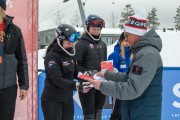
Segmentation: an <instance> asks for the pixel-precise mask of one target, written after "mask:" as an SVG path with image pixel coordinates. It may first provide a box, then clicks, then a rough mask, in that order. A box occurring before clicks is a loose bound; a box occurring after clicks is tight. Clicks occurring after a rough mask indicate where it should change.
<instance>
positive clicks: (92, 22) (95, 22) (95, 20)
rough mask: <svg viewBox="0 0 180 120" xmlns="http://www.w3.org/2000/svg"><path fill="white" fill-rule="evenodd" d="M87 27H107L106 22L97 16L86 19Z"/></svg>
mask: <svg viewBox="0 0 180 120" xmlns="http://www.w3.org/2000/svg"><path fill="white" fill-rule="evenodd" d="M86 26H87V27H90V26H91V27H100V28H103V27H105V22H104V20H103V19H102V18H101V17H99V16H97V15H89V16H88V17H87V19H86Z"/></svg>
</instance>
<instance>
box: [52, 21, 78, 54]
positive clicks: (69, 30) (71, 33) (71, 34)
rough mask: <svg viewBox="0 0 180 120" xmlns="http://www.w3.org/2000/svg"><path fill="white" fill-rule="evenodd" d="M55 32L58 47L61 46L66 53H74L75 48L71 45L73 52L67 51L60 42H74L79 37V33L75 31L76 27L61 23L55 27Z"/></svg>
mask: <svg viewBox="0 0 180 120" xmlns="http://www.w3.org/2000/svg"><path fill="white" fill-rule="evenodd" d="M55 34H56V40H57V43H58V45H59V47H61V48H62V49H63V50H64V51H65V52H66V53H67V54H68V55H70V56H74V55H75V53H76V51H75V48H74V47H73V53H71V52H69V51H67V50H66V49H65V48H63V46H62V44H61V43H62V41H63V40H68V41H70V42H76V41H77V40H78V39H80V33H79V32H77V31H76V29H75V28H74V27H72V26H70V25H67V24H61V25H59V26H58V27H57V28H56V30H55Z"/></svg>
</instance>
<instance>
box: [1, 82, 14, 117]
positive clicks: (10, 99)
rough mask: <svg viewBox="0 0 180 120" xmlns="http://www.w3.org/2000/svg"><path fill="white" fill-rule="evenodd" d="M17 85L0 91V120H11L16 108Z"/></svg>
mask: <svg viewBox="0 0 180 120" xmlns="http://www.w3.org/2000/svg"><path fill="white" fill-rule="evenodd" d="M16 97H17V85H13V86H11V87H8V88H3V89H0V120H13V119H14V112H15V106H16Z"/></svg>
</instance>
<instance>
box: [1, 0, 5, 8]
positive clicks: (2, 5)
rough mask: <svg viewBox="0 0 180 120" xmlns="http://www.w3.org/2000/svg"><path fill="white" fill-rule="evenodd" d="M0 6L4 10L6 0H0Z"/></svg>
mask: <svg viewBox="0 0 180 120" xmlns="http://www.w3.org/2000/svg"><path fill="white" fill-rule="evenodd" d="M0 7H2V8H3V9H4V10H6V0H0Z"/></svg>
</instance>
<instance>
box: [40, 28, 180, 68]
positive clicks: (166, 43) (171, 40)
mask: <svg viewBox="0 0 180 120" xmlns="http://www.w3.org/2000/svg"><path fill="white" fill-rule="evenodd" d="M105 32H107V33H108V31H105ZM110 32H113V30H111V31H110ZM114 32H117V30H116V29H114ZM119 33H121V32H119ZM157 33H158V34H159V35H160V37H161V39H162V43H163V48H162V51H161V56H162V59H163V64H164V67H180V32H175V31H166V32H163V31H162V30H161V31H160V30H157ZM115 44H116V43H114V44H112V45H109V46H108V55H109V54H110V53H112V52H113V49H114V45H115ZM45 52H46V49H41V50H38V69H39V70H43V69H44V59H43V56H44V55H45Z"/></svg>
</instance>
